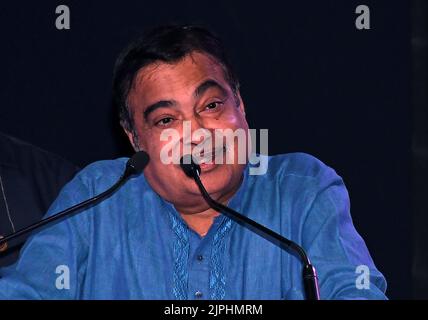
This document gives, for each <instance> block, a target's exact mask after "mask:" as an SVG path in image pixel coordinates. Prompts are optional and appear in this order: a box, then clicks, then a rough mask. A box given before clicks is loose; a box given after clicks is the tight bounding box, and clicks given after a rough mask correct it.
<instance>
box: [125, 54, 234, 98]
mask: <svg viewBox="0 0 428 320" xmlns="http://www.w3.org/2000/svg"><path fill="white" fill-rule="evenodd" d="M208 78H210V79H214V80H216V81H218V82H219V83H223V84H224V85H225V87H227V83H226V80H225V78H224V70H223V67H222V66H221V65H220V64H219V63H218V62H217V60H215V59H214V58H212V57H211V56H209V55H207V54H203V53H199V52H193V53H191V54H189V55H187V56H185V57H184V58H183V59H181V60H179V61H178V62H176V63H165V62H154V63H152V64H150V65H148V66H145V67H144V68H142V69H140V70H139V71H138V73H137V75H136V77H135V81H134V83H133V86H132V88H131V91H130V95H133V96H135V94H136V95H137V96H138V97H139V99H144V100H152V99H156V98H165V99H166V98H168V96H170V95H174V94H191V93H193V90H194V89H195V87H196V86H197V85H198V84H199V83H201V82H202V81H204V80H206V79H208Z"/></svg>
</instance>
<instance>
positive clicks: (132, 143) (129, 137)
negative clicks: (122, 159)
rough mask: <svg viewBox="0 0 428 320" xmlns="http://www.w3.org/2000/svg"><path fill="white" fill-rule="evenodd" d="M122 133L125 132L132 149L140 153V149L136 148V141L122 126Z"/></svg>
mask: <svg viewBox="0 0 428 320" xmlns="http://www.w3.org/2000/svg"><path fill="white" fill-rule="evenodd" d="M122 128H123V131H125V134H126V136H127V137H128V140H129V143H131V145H132V147H133V148H134V150H135V151H136V152H138V151H140V147H139V146H138V141H137V139H135V136H134V134H133V133H132V132H131V131H128V130H127V129H125V128H124V127H123V126H122Z"/></svg>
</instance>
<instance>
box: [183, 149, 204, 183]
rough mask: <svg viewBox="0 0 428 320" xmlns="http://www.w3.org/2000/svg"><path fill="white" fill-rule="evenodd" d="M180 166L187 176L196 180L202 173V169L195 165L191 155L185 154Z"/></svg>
mask: <svg viewBox="0 0 428 320" xmlns="http://www.w3.org/2000/svg"><path fill="white" fill-rule="evenodd" d="M180 166H181V169H183V171H184V173H185V174H186V176H188V177H189V178H194V177H195V175H199V174H200V173H201V167H200V166H199V165H198V164H196V163H195V161H194V160H193V157H192V155H191V154H185V155H184V156H182V157H181V159H180Z"/></svg>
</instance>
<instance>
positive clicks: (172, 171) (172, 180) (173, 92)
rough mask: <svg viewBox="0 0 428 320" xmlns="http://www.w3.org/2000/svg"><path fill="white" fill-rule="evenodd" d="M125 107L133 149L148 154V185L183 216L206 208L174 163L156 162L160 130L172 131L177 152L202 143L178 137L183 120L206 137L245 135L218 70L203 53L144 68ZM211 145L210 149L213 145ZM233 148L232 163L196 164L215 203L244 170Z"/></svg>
mask: <svg viewBox="0 0 428 320" xmlns="http://www.w3.org/2000/svg"><path fill="white" fill-rule="evenodd" d="M128 106H129V108H130V112H131V114H132V117H133V120H134V126H135V131H136V133H137V136H138V140H137V141H138V144H139V145H138V148H139V149H142V150H144V151H146V152H147V153H148V154H149V156H150V162H149V164H148V166H147V167H146V169H145V171H144V175H145V177H146V179H147V181H148V183H149V184H150V185H151V187H152V188H153V189H154V190H155V191H156V192H157V193H158V194H159V195H160V196H161V197H162V198H164V199H165V200H167V201H169V202H171V203H172V204H174V205H175V206H176V208H181V209H182V210H183V211H187V212H186V213H197V212H200V211H202V210H205V209H207V205H206V203H205V201H204V200H203V199H202V196H201V194H200V192H199V189H198V187H197V185H196V184H195V182H194V181H193V179H190V178H188V177H187V176H186V175H185V174H184V172H183V171H182V169H181V167H180V165H179V164H173V163H171V164H164V163H163V162H162V161H161V156H160V155H161V151H162V149H163V148H165V146H166V144H168V141H162V139H161V134H162V132H163V131H164V130H165V129H175V130H177V132H178V133H179V137H180V139H179V141H178V142H177V144H176V146H177V147H178V148H179V149H180V150H181V152H183V145H184V144H185V143H188V145H190V149H191V150H193V148H194V147H195V146H197V145H198V144H200V143H202V141H203V139H201V138H199V139H194V138H192V139H189V140H185V139H183V132H184V130H183V123H184V121H188V122H187V123H188V124H189V123H190V125H191V132H192V133H193V132H194V131H195V130H197V129H201V128H204V129H207V130H209V131H210V132H211V133H213V131H214V129H231V130H233V131H235V130H236V129H239V128H241V129H244V130H245V132H247V130H248V124H247V121H246V119H245V112H244V106H243V103H242V100H241V98H240V96H239V93H237V95H234V94H233V92H232V89H231V88H230V86H229V84H228V82H227V81H226V80H225V76H224V70H223V68H222V67H221V66H220V65H219V64H218V62H216V60H215V59H213V58H212V57H210V56H209V55H206V54H202V53H198V52H194V53H192V54H190V55H188V56H186V57H185V58H184V59H182V60H180V61H179V62H177V63H174V64H167V63H163V62H156V63H153V64H150V65H148V66H146V67H144V68H142V69H141V70H140V71H139V72H138V74H137V77H136V79H135V81H134V85H133V87H132V88H131V90H130V93H129V95H128ZM127 135H128V138H129V139H130V141H131V143H133V137H132V134H131V133H130V132H127ZM212 137H213V138H214V133H213V135H212ZM189 138H190V137H189ZM235 142H236V141H235ZM245 143H246V144H247V142H245ZM212 145H213V148H214V147H215V144H214V141H213V143H212ZM247 145H248V144H247ZM134 147H137V146H134ZM241 147H242V146H241ZM234 149H235V150H234V154H235V157H234V158H235V159H234V160H235V161H234V163H233V164H213V165H205V166H201V168H202V172H201V180H202V182H203V184H204V185H205V187H206V189H207V190H208V192H209V193H210V194H211V196H212V197H213V198H215V199H218V200H220V201H221V200H226V199H228V198H229V197H230V196H231V195H233V193H234V192H235V191H236V189H237V188H238V187H239V185H240V181H241V177H242V172H243V169H244V167H245V164H238V161H237V157H238V145H237V143H235V147H234ZM229 151H230V150H229ZM227 152H228V151H225V154H224V157H226V156H227V155H226V154H227ZM181 155H182V153H181ZM222 157H223V156H222ZM224 162H226V161H224Z"/></svg>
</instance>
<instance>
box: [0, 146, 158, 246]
mask: <svg viewBox="0 0 428 320" xmlns="http://www.w3.org/2000/svg"><path fill="white" fill-rule="evenodd" d="M149 160H150V158H149V155H148V154H147V153H146V152H145V151H139V152H137V153H135V154H134V155H133V156H132V157H131V158H130V159H129V160H128V162H127V163H126V168H125V171H124V173H123V174H122V176H121V177H120V178H119V180H118V181H117V182H116V183H115V184H114V185H113V186H111V187H110V188H108V189H107V190H106V191H104V192H102V193H101V194H99V195H96V196H95V197H92V198H90V199H88V200H85V201H83V202H81V203H78V204H76V205H74V206H72V207H70V208H68V209H65V210H63V211H61V212H58V213H56V214H54V215H52V216H50V217H47V218H45V219H43V220H40V221H38V222H36V223H33V224H31V225H29V226H27V227H24V228H22V229H20V230H18V231H16V232H14V233H11V234H10V235H8V236H6V237H4V238H1V239H0V248H1V250H2V251H5V250H6V249H7V241H10V240H12V239H14V238H16V237H19V236H20V235H23V234H25V233H28V232H31V231H34V230H35V229H39V228H41V227H43V226H44V225H46V224H48V223H51V222H53V221H56V220H58V219H61V218H64V217H66V216H68V215H70V214H72V213H74V212H76V211H77V210H80V209H82V208H86V207H88V206H90V205H95V204H97V203H99V202H101V201H102V200H104V199H106V198H108V197H109V196H111V195H112V194H113V193H114V192H115V191H116V190H117V189H118V188H119V187H121V186H122V185H123V184H124V183H125V182H126V181H127V180H128V179H129V178H130V177H131V176H132V175H136V174H140V173H141V172H143V170H144V168H145V167H146V166H147V164H148V163H149Z"/></svg>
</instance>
